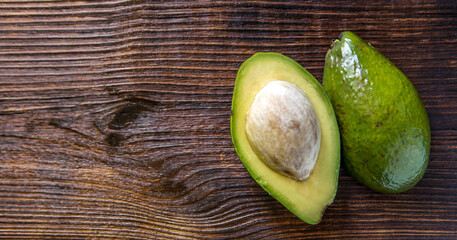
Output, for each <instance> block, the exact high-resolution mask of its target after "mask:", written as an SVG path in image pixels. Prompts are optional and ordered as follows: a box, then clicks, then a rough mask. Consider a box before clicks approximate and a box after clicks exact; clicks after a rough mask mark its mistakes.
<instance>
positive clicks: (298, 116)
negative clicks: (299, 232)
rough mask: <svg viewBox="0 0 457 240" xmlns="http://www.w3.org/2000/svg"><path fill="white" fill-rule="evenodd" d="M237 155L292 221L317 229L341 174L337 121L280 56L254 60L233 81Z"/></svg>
mask: <svg viewBox="0 0 457 240" xmlns="http://www.w3.org/2000/svg"><path fill="white" fill-rule="evenodd" d="M231 110H232V113H231V118H230V129H231V137H232V141H233V145H234V148H235V150H236V152H237V154H238V156H239V158H240V160H241V161H242V163H243V164H244V166H245V167H246V169H247V170H248V172H249V173H250V174H251V176H252V178H253V179H254V180H255V181H256V182H257V183H258V184H259V185H260V186H261V187H262V188H263V189H264V190H265V191H267V192H268V193H269V194H270V195H271V196H273V197H274V198H276V199H277V200H278V201H279V202H281V203H282V204H283V205H284V206H285V207H286V208H287V209H289V210H290V211H291V212H292V213H294V214H295V215H296V216H297V217H299V218H300V219H302V220H303V221H305V222H307V223H309V224H318V223H319V222H320V220H321V218H322V215H323V212H324V210H325V209H326V207H327V206H328V205H330V204H331V203H332V202H333V199H334V197H335V194H336V190H337V185H338V174H339V167H340V135H339V130H338V125H337V121H336V116H335V113H334V111H333V108H332V105H331V103H330V100H329V99H328V97H327V95H326V93H325V91H324V90H323V88H322V86H321V85H320V84H319V83H318V82H317V80H316V79H315V78H314V77H313V76H312V75H311V74H310V73H308V72H307V71H306V70H305V69H304V68H303V67H302V66H300V65H299V64H298V63H297V62H295V61H294V60H292V59H290V58H288V57H286V56H284V55H281V54H279V53H272V52H267V53H256V54H255V55H254V56H252V57H251V58H249V59H248V60H246V61H245V62H244V63H243V64H242V65H241V67H240V69H239V71H238V74H237V76H236V81H235V87H234V90H233V99H232V108H231Z"/></svg>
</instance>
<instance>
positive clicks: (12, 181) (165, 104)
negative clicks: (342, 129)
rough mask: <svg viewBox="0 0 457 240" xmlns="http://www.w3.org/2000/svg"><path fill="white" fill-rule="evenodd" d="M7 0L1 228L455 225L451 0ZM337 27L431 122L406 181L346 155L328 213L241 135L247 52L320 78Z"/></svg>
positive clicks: (400, 232)
mask: <svg viewBox="0 0 457 240" xmlns="http://www.w3.org/2000/svg"><path fill="white" fill-rule="evenodd" d="M357 2H358V3H356V1H353V2H351V1H346V0H340V1H287V2H286V1H239V2H236V1H147V0H118V1H116V0H106V1H89V0H87V1H53V0H24V1H20V0H0V159H1V162H0V238H2V239H15V238H17V239H106V238H113V239H115V238H117V239H174V238H177V239H228V238H234V239H260V238H262V239H317V238H325V239H355V238H362V239H403V238H409V239H455V238H457V74H456V73H457V2H456V1H454V0H448V1H441V0H436V1H406V0H399V1H376V0H372V1H357ZM343 30H352V31H354V32H355V33H357V34H359V35H360V36H361V37H363V38H364V39H366V40H367V41H369V42H370V43H371V44H372V45H373V46H375V47H376V48H377V49H378V50H380V51H381V52H382V53H384V54H385V55H386V56H387V57H388V58H390V59H391V60H392V61H393V62H394V63H395V64H396V65H397V66H398V67H399V68H400V69H401V70H403V71H404V72H405V73H406V75H407V76H409V77H410V79H411V81H412V82H413V83H414V84H415V86H416V87H417V89H418V91H419V93H420V95H421V97H422V99H423V101H424V103H425V106H426V108H427V111H428V114H429V117H430V123H431V128H432V149H431V151H432V153H431V159H430V164H429V168H428V170H427V172H426V174H425V177H424V178H423V179H422V181H421V182H420V183H419V184H418V185H417V186H416V187H414V188H413V189H411V190H409V191H407V192H405V193H402V194H398V195H389V194H378V193H375V192H373V191H371V190H369V189H367V188H366V187H364V186H362V185H360V184H358V183H357V182H356V181H355V180H354V179H353V178H351V177H350V176H349V175H348V173H347V172H346V171H345V170H344V169H342V170H341V173H340V182H339V187H338V193H337V197H336V199H335V202H334V203H333V204H332V205H331V206H330V207H329V208H328V209H327V211H326V213H325V216H324V218H323V221H322V222H321V224H319V225H317V226H311V225H307V224H305V223H303V222H302V221H300V220H299V219H298V218H296V217H295V216H294V215H293V214H292V213H290V212H289V211H287V210H286V209H285V208H284V207H283V206H282V205H281V204H280V203H278V202H277V201H275V200H274V199H273V198H272V197H270V196H269V195H268V194H267V193H266V192H264V191H263V190H262V189H261V188H260V187H259V186H258V185H257V184H256V183H255V181H254V180H252V179H251V177H250V176H249V174H248V172H247V171H246V170H245V168H244V167H243V165H242V164H241V162H240V160H239V159H238V156H237V155H236V153H235V151H234V149H233V147H232V143H231V139H230V127H229V119H230V105H231V98H232V90H233V84H234V80H235V75H236V72H237V69H238V67H239V66H240V64H241V63H242V62H243V61H244V60H246V59H247V58H248V57H249V56H251V55H252V54H254V53H255V52H258V51H274V52H280V53H283V54H285V55H287V56H289V57H291V58H293V59H295V60H296V61H298V62H299V63H300V64H302V65H303V66H305V67H306V68H307V69H308V70H309V71H310V72H311V74H313V75H314V76H315V77H316V78H317V79H319V81H321V79H322V73H323V66H324V56H325V54H326V52H327V50H328V49H329V47H330V44H331V42H332V41H333V40H334V39H336V38H337V37H338V35H339V33H340V32H341V31H343Z"/></svg>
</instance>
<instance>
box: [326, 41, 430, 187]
mask: <svg viewBox="0 0 457 240" xmlns="http://www.w3.org/2000/svg"><path fill="white" fill-rule="evenodd" d="M340 38H341V39H340V40H336V41H335V43H334V46H333V47H332V49H330V50H329V52H328V53H327V55H326V58H325V68H324V79H323V86H324V89H325V91H326V92H327V94H328V96H329V98H330V101H331V102H332V105H333V108H334V109H335V111H336V116H337V120H338V124H339V128H340V132H341V140H342V154H343V160H344V165H345V167H346V169H347V170H348V171H349V173H350V174H351V175H352V176H353V177H354V178H356V179H357V180H358V181H359V182H361V183H362V184H364V185H366V186H367V187H369V188H371V189H373V190H375V191H378V192H381V193H400V192H403V191H406V190H408V189H410V188H411V187H413V186H414V185H415V184H416V183H417V182H418V181H419V180H420V179H421V178H422V176H423V175H424V173H425V170H426V168H427V165H428V159H429V154H430V138H431V137H430V124H429V120H428V117H427V112H426V110H425V107H424V105H423V103H422V101H421V99H420V97H419V94H418V93H417V91H416V89H415V88H414V86H413V84H412V83H411V82H410V81H409V79H408V78H407V77H406V76H405V75H404V74H403V73H402V72H401V71H400V70H399V69H398V68H397V67H396V66H395V65H394V64H393V63H392V62H390V61H389V60H388V59H387V58H386V57H384V56H383V55H382V54H381V53H379V52H378V51H377V50H375V49H374V48H373V47H372V46H371V45H369V44H368V43H366V42H365V41H364V40H362V39H361V38H360V37H358V36H357V35H355V34H354V33H352V32H343V33H342V34H341V35H340Z"/></svg>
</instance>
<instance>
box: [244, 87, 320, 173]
mask: <svg viewBox="0 0 457 240" xmlns="http://www.w3.org/2000/svg"><path fill="white" fill-rule="evenodd" d="M246 134H247V137H248V141H249V144H250V145H251V147H252V149H253V150H254V152H255V153H256V154H257V155H258V156H259V158H260V159H261V160H262V161H263V162H264V163H265V164H266V165H267V166H269V167H270V168H272V169H273V170H275V171H277V172H278V173H280V174H282V175H284V176H287V177H289V178H292V179H294V180H298V181H303V180H305V179H307V178H308V177H309V175H310V174H311V172H312V170H313V168H314V165H315V164H316V160H317V157H318V154H319V149H320V142H321V129H320V124H319V120H318V117H317V114H316V112H315V111H314V109H313V106H312V104H311V102H310V101H309V99H308V97H307V96H306V93H305V92H303V90H300V89H299V88H298V87H297V86H296V85H295V84H293V83H290V82H287V81H280V80H275V81H272V82H270V83H268V84H267V85H266V86H265V87H264V88H262V89H261V90H260V91H259V92H258V93H257V95H256V96H255V99H254V101H253V103H252V104H251V106H250V109H249V111H248V113H247V116H246Z"/></svg>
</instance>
